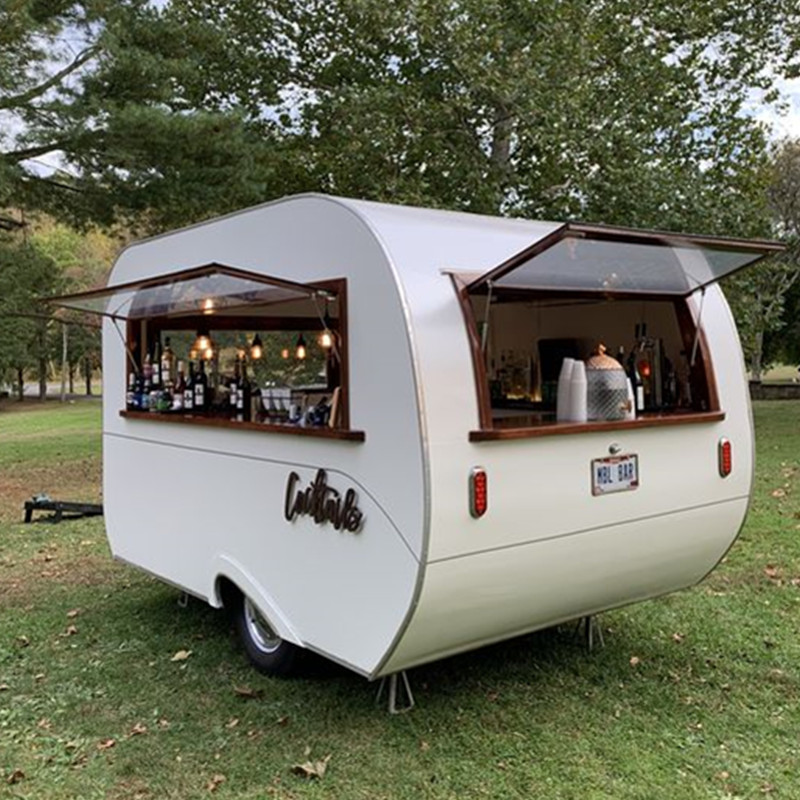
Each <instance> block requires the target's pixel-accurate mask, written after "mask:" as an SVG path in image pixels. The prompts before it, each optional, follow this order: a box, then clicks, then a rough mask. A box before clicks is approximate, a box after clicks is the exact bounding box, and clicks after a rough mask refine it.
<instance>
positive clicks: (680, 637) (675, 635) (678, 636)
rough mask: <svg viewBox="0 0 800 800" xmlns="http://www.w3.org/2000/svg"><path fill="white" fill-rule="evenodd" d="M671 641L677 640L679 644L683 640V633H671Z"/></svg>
mask: <svg viewBox="0 0 800 800" xmlns="http://www.w3.org/2000/svg"><path fill="white" fill-rule="evenodd" d="M672 641H673V642H677V643H678V644H680V643H681V642H682V641H683V634H682V633H673V634H672Z"/></svg>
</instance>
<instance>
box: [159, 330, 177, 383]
mask: <svg viewBox="0 0 800 800" xmlns="http://www.w3.org/2000/svg"><path fill="white" fill-rule="evenodd" d="M175 378H176V376H175V353H174V352H173V350H172V347H171V346H170V338H169V336H167V337H166V338H165V339H164V352H162V353H161V380H162V381H163V383H164V386H172V385H173V384H174V383H175Z"/></svg>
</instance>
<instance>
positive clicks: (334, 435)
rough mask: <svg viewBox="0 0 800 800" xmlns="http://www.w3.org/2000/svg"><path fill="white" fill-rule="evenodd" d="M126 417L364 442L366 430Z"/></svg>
mask: <svg viewBox="0 0 800 800" xmlns="http://www.w3.org/2000/svg"><path fill="white" fill-rule="evenodd" d="M119 415H120V416H121V417H125V419H142V420H146V421H147V422H166V423H168V424H169V423H171V424H177V425H200V426H203V427H206V428H230V429H233V430H246V431H259V432H260V433H284V434H288V435H289V436H312V437H316V438H318V439H343V440H345V441H349V442H363V441H364V440H365V439H366V435H365V434H364V431H349V430H348V431H344V430H339V429H338V428H327V427H322V426H319V427H305V428H303V427H300V426H299V425H288V424H285V425H282V424H280V423H273V422H237V421H236V420H232V419H225V418H224V417H201V416H193V415H189V414H169V413H164V412H150V411H126V410H123V411H120V412H119Z"/></svg>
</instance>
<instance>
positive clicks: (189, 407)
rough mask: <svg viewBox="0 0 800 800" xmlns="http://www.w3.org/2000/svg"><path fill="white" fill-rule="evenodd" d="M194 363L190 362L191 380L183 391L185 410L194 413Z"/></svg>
mask: <svg viewBox="0 0 800 800" xmlns="http://www.w3.org/2000/svg"><path fill="white" fill-rule="evenodd" d="M194 382H195V377H194V362H193V361H190V362H189V380H188V381H187V382H186V386H185V387H184V389H183V410H184V411H194Z"/></svg>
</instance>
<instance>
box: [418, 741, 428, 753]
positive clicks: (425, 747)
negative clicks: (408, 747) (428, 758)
mask: <svg viewBox="0 0 800 800" xmlns="http://www.w3.org/2000/svg"><path fill="white" fill-rule="evenodd" d="M419 749H420V750H421V751H422V752H423V753H427V752H428V750H430V749H431V746H430V745H429V744H428V743H427V742H426V741H425V740H424V739H423V740H422V741H421V742H420V743H419Z"/></svg>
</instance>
